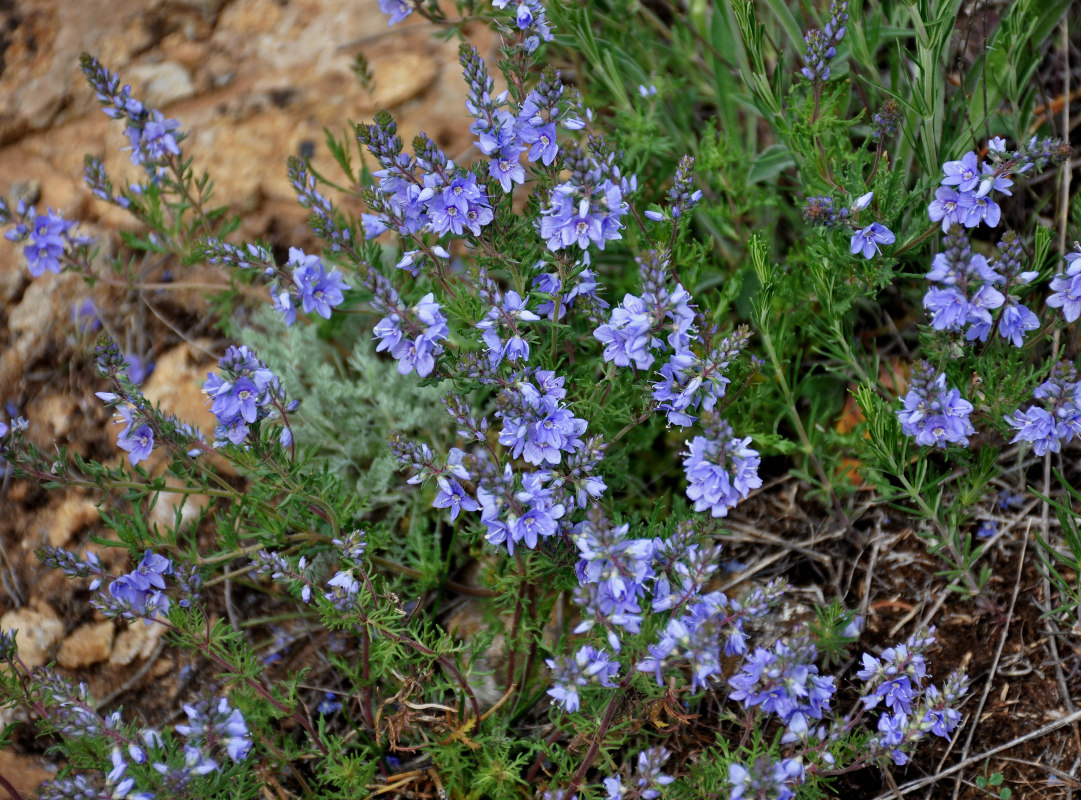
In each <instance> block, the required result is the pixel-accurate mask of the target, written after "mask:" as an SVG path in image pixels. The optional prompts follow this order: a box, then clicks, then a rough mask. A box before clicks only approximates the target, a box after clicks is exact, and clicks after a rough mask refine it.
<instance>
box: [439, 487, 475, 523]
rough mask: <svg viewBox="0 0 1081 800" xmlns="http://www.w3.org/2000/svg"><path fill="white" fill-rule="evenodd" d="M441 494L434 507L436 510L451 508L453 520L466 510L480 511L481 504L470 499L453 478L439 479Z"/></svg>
mask: <svg viewBox="0 0 1081 800" xmlns="http://www.w3.org/2000/svg"><path fill="white" fill-rule="evenodd" d="M436 482H437V483H438V484H439V494H437V495H436V496H435V501H434V502H433V503H432V505H433V506H434V507H435V508H449V509H450V518H451V520H454V519H457V518H458V514H459V513H460V512H461V510H462V509H463V508H464V509H465V510H466V511H478V510H479V509H480V504H479V503H478V502H477V501H476V500H474V499H473V498H472V497H470V496H469V495H468V494H467V493H466V491H465V489H463V488H462V485H461V484H460V483H458V481H456V480H454V479H453V478H445V477H439V478H437V479H436Z"/></svg>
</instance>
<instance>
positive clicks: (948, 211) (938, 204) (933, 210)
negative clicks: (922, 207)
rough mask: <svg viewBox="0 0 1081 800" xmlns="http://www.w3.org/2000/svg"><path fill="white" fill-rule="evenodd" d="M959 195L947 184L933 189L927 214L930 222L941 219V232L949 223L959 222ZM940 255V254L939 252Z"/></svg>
mask: <svg viewBox="0 0 1081 800" xmlns="http://www.w3.org/2000/svg"><path fill="white" fill-rule="evenodd" d="M960 203H961V195H959V194H958V193H957V192H956V190H954V189H951V188H950V187H948V186H940V187H938V188H937V189H935V199H934V200H932V201H931V204H930V205H929V206H927V215H928V216H929V217H930V218H931V222H938V221H939V220H941V221H942V232H943V233H947V232H948V231H949V229H950V226H951V225H959V224H961V206H960ZM940 255H941V254H940Z"/></svg>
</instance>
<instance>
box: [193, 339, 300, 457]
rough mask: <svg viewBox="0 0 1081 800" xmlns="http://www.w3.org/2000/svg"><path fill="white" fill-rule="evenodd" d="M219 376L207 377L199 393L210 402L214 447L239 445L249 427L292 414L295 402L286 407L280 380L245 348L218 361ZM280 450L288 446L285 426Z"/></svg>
mask: <svg viewBox="0 0 1081 800" xmlns="http://www.w3.org/2000/svg"><path fill="white" fill-rule="evenodd" d="M218 366H219V367H220V368H221V371H222V372H221V374H220V375H218V374H216V373H213V372H211V373H207V377H206V383H204V384H203V391H204V392H205V393H206V395H207V397H209V398H210V401H211V405H210V410H211V411H212V412H213V413H214V416H215V417H217V419H218V426H217V428H215V430H214V446H215V447H223V446H225V445H226V444H229V443H232V444H234V445H242V444H244V441H245V440H246V439H247V438H248V434H249V433H250V432H251V426H253V425H255V424H257V423H258V422H260V421H262V420H266V419H278V418H284V416H285V414H286V413H287V412H292V411H295V410H296V408H297V406H298V405H299V401H293V402H291V403H286V400H285V389H283V388H282V385H281V380H279V379H278V376H277V375H275V374H274V373H273V372H271V371H270V369H269V368H268V367H267V365H266V364H264V363H263V362H262V361H260V360H259V359H258V358H257V357H256V356H255V354H254V353H252V352H251V350H249V349H248V348H247V346H246V345H241V346H240V347H236V346H230V347H229V349H228V350H226V351H225V355H224V356H222V357H221V359H220V360H219V361H218ZM280 441H281V444H282V446H283V447H288V446H289V445H290V444H292V441H293V434H292V431H291V429H290V428H289V426H288V424H286V426H285V427H283V428H282V432H281V436H280Z"/></svg>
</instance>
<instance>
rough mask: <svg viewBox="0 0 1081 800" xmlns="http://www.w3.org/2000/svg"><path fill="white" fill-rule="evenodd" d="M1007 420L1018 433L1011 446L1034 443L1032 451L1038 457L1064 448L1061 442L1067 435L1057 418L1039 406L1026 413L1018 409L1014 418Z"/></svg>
mask: <svg viewBox="0 0 1081 800" xmlns="http://www.w3.org/2000/svg"><path fill="white" fill-rule="evenodd" d="M1005 420H1006V422H1007V423H1008V424H1009V425H1010V427H1012V428H1014V429H1015V430H1016V431H1017V433H1016V434H1015V435H1014V437H1013V439H1011V440H1010V444H1016V443H1017V442H1032V450H1033V452H1034V453H1035V454H1036V455H1038V456H1042V455H1044V454H1045V453H1047V452H1048V451H1050V452H1052V453H1057V452H1059V450H1061V448H1062V445H1061V440H1062V439H1063V438H1065V437H1066V434H1067V431H1065V430H1063V429H1062V428H1061V426H1060V425H1059V424H1058V423H1057V422H1056V421H1055V418H1054V417H1053V416H1052V415H1051V414H1050V413H1049V412H1048V411H1047V410H1045V409H1043V408H1040V407H1039V406H1031V407H1029V408H1028V409H1027V410H1026V411H1021V410H1020V409H1018V410H1017V411H1015V412H1013V416H1009V417H1005Z"/></svg>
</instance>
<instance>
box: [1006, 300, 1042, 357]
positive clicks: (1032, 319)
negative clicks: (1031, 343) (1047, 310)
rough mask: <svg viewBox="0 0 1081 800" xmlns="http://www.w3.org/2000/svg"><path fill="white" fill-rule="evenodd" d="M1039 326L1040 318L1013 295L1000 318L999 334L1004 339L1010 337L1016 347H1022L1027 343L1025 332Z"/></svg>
mask: <svg viewBox="0 0 1081 800" xmlns="http://www.w3.org/2000/svg"><path fill="white" fill-rule="evenodd" d="M1039 327H1040V320H1039V319H1038V318H1037V317H1036V315H1035V314H1033V313H1032V312H1031V311H1029V309H1028V308H1026V307H1025V306H1023V305H1021V304H1020V303H1018V302H1017V301H1016V300H1014V298H1012V297H1011V298H1010V302H1009V303H1007V304H1006V307H1005V308H1003V309H1002V316H1001V317H1000V318H999V320H998V332H999V335H1000V336H1002V338H1003V339H1009V340H1010V341H1011V342H1012V343H1013V346H1014V347H1022V346H1023V345H1024V344H1025V332H1026V331H1034V330H1036V329H1038V328H1039Z"/></svg>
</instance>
